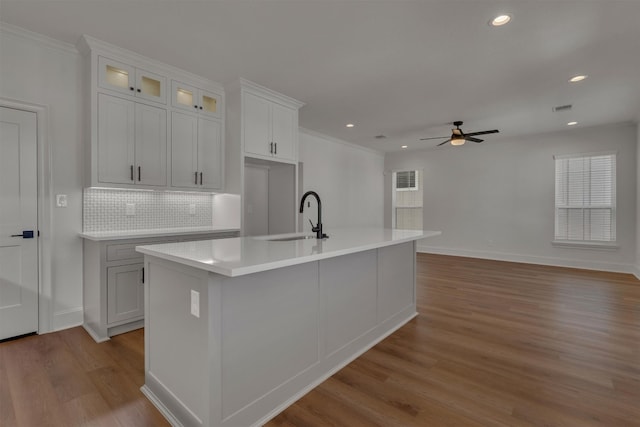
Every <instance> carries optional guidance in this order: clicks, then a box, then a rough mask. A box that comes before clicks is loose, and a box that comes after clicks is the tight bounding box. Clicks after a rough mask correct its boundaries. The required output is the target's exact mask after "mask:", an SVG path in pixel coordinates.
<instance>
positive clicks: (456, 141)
mask: <svg viewBox="0 0 640 427" xmlns="http://www.w3.org/2000/svg"><path fill="white" fill-rule="evenodd" d="M464 143H465V139H464V137H463V136H462V135H459V136H458V135H456V136H455V138H451V145H464Z"/></svg>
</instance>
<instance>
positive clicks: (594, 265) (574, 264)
mask: <svg viewBox="0 0 640 427" xmlns="http://www.w3.org/2000/svg"><path fill="white" fill-rule="evenodd" d="M417 251H418V252H422V253H428V254H438V255H452V256H461V257H468V258H482V259H490V260H495V261H508V262H522V263H526V264H538V265H549V266H553V267H569V268H581V269H584V270H597V271H611V272H615V273H628V274H635V276H636V277H638V278H640V270H638V267H637V266H634V265H633V264H623V263H614V262H598V261H584V260H575V259H566V258H553V257H541V256H535V255H520V254H511V253H505V252H491V251H478V250H468V249H454V248H441V247H435V246H425V245H418V246H417Z"/></svg>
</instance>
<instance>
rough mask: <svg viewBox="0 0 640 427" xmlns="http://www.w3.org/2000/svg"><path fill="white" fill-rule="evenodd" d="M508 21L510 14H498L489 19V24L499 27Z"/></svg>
mask: <svg viewBox="0 0 640 427" xmlns="http://www.w3.org/2000/svg"><path fill="white" fill-rule="evenodd" d="M509 21H511V15H498V16H496V17H495V18H493V19H492V20H491V25H493V26H494V27H501V26H502V25H505V24H508V23H509Z"/></svg>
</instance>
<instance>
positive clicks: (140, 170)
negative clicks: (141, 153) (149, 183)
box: [138, 166, 142, 181]
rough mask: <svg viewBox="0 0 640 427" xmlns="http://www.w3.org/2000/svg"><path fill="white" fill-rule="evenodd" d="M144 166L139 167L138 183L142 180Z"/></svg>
mask: <svg viewBox="0 0 640 427" xmlns="http://www.w3.org/2000/svg"><path fill="white" fill-rule="evenodd" d="M141 177H142V166H138V181H141V180H142V178H141Z"/></svg>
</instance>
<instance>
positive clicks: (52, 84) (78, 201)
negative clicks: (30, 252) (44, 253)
mask: <svg viewBox="0 0 640 427" xmlns="http://www.w3.org/2000/svg"><path fill="white" fill-rule="evenodd" d="M0 76H1V78H0V97H1V98H9V99H13V100H16V101H22V102H27V103H31V104H39V105H45V106H47V107H48V113H49V116H48V118H49V126H48V129H47V134H48V135H47V136H48V142H49V146H50V149H51V160H52V162H51V176H52V182H51V191H52V194H67V195H68V207H67V208H66V209H60V208H53V207H51V212H52V225H51V227H52V230H53V231H52V233H51V236H49V237H50V238H51V243H52V246H53V251H52V266H51V289H52V299H53V301H52V306H51V311H52V313H53V316H52V319H51V324H52V328H53V329H62V328H65V327H68V326H71V325H76V324H80V323H82V240H81V239H80V238H79V237H78V233H79V232H80V231H81V229H82V182H83V180H82V178H83V177H82V174H83V172H82V171H83V161H84V160H83V159H84V157H83V144H82V136H81V134H82V129H81V123H82V120H83V117H84V116H83V114H82V111H81V108H80V105H81V104H80V101H81V99H80V93H81V85H82V74H81V64H80V56H79V55H78V54H77V53H76V52H74V48H73V47H72V46H67V45H63V44H61V43H59V42H57V41H53V40H51V39H46V38H44V37H42V36H39V35H35V34H30V33H27V32H23V31H21V30H18V29H15V28H14V27H10V26H6V25H5V24H3V26H2V27H0Z"/></svg>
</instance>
